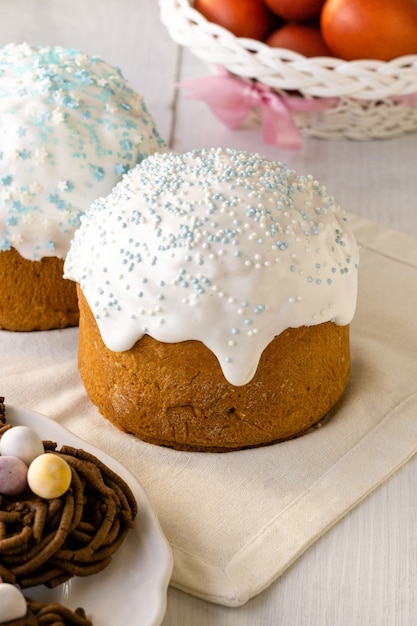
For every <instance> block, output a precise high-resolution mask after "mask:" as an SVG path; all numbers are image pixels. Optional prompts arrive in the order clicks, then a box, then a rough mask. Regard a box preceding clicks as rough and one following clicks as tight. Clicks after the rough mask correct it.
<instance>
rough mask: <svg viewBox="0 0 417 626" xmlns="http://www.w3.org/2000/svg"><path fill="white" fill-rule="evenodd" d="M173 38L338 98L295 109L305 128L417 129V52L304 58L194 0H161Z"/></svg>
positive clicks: (371, 132) (235, 66) (218, 59)
mask: <svg viewBox="0 0 417 626" xmlns="http://www.w3.org/2000/svg"><path fill="white" fill-rule="evenodd" d="M159 6H160V16H161V21H162V23H163V24H164V25H165V27H166V28H167V30H168V32H169V34H170V36H171V37H172V39H173V40H174V41H175V42H176V43H178V44H180V45H182V46H184V47H186V48H189V49H190V50H191V51H192V52H193V53H194V54H195V55H196V56H197V57H199V58H200V59H202V60H203V61H205V62H206V63H207V65H209V66H210V67H216V66H217V67H218V66H220V67H222V68H224V69H225V70H226V71H227V72H230V73H231V74H232V75H234V76H237V77H242V78H243V79H245V80H250V81H256V82H259V83H261V84H263V85H266V86H268V87H270V88H272V90H273V91H274V92H276V93H278V94H280V95H284V96H285V95H294V93H296V94H297V95H299V96H300V97H301V98H337V101H336V103H335V104H333V105H332V106H331V107H330V108H329V109H327V110H325V111H321V112H308V113H293V114H292V117H293V121H294V122H295V124H296V126H297V127H298V129H299V130H300V131H301V132H302V134H303V135H306V136H311V137H319V138H322V139H343V138H348V139H358V140H366V139H384V138H390V137H395V136H399V135H403V134H405V133H410V132H414V131H416V130H417V55H409V56H403V57H399V58H397V59H394V60H392V61H389V62H383V61H374V60H360V61H342V60H341V59H337V58H331V57H326V58H325V57H314V58H307V57H304V56H303V55H300V54H298V53H296V52H292V51H291V50H286V49H283V48H271V47H270V46H267V45H266V44H264V43H262V42H259V41H255V40H253V39H244V38H238V37H235V36H234V35H233V34H232V33H230V32H229V31H228V30H226V29H224V28H222V27H221V26H217V25H216V24H213V23H211V22H208V21H207V20H206V19H205V18H204V17H203V16H202V15H201V14H200V13H199V12H198V11H196V10H195V9H193V8H192V0H191V1H190V0H159Z"/></svg>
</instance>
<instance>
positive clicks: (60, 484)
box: [27, 452, 72, 500]
mask: <svg viewBox="0 0 417 626" xmlns="http://www.w3.org/2000/svg"><path fill="white" fill-rule="evenodd" d="M71 478H72V473H71V468H70V466H69V465H68V463H67V462H66V461H65V459H63V458H62V457H60V456H58V455H56V454H53V453H51V452H47V453H45V454H42V455H41V456H38V457H37V458H36V459H35V460H34V461H32V463H31V464H30V466H29V470H28V477H27V479H28V484H29V487H30V488H31V490H32V491H33V493H35V494H36V495H37V496H39V497H40V498H46V499H48V500H49V499H52V498H60V497H61V496H62V495H63V494H64V493H65V492H66V491H67V489H68V488H69V486H70V484H71Z"/></svg>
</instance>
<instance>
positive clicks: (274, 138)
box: [178, 74, 338, 150]
mask: <svg viewBox="0 0 417 626" xmlns="http://www.w3.org/2000/svg"><path fill="white" fill-rule="evenodd" d="M178 86H179V87H186V88H188V89H189V94H188V97H189V98H195V99H197V100H202V101H203V102H205V103H206V104H207V105H208V106H209V107H210V109H211V110H212V111H213V113H214V115H216V117H218V118H219V119H220V120H221V121H222V122H223V123H224V124H225V125H226V126H227V127H228V128H237V127H238V126H240V125H241V124H242V123H243V122H244V121H245V119H246V118H247V116H248V115H249V113H250V112H251V111H253V110H254V109H256V108H258V107H260V108H261V111H262V135H263V138H264V141H265V142H266V143H268V144H271V145H275V146H277V147H279V148H287V149H290V150H295V149H298V148H300V147H301V145H302V137H301V133H300V131H299V129H298V128H297V126H296V125H295V123H294V120H293V118H292V113H307V112H317V111H324V110H326V109H328V108H330V107H332V106H334V105H335V104H336V103H337V101H338V98H318V99H315V98H311V99H310V98H308V99H307V98H302V97H297V96H282V95H279V94H278V93H276V92H275V91H273V90H272V89H271V88H270V87H268V86H266V85H263V84H261V83H257V82H248V81H246V80H243V79H240V78H236V77H234V76H231V75H230V74H218V75H214V76H206V77H204V78H197V79H194V80H189V81H185V82H183V83H179V84H178Z"/></svg>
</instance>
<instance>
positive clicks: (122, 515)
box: [0, 398, 137, 589]
mask: <svg viewBox="0 0 417 626" xmlns="http://www.w3.org/2000/svg"><path fill="white" fill-rule="evenodd" d="M3 400H4V399H2V398H0V438H1V436H2V435H3V433H4V432H5V431H6V430H7V429H9V428H12V426H11V425H10V424H7V423H6V417H5V411H4V402H3ZM43 443H44V447H45V452H52V453H53V454H57V455H59V456H61V457H62V458H64V459H65V461H67V463H68V464H69V465H70V467H71V472H72V480H71V485H70V488H69V489H68V490H67V492H66V493H65V494H64V495H63V496H61V497H59V498H53V499H51V500H46V499H42V498H40V497H38V496H36V495H34V494H33V493H32V492H31V491H30V490H29V489H28V490H27V491H26V492H25V493H23V494H21V495H19V496H16V497H9V496H7V497H6V496H4V495H0V577H1V578H2V580H3V582H8V583H12V584H18V585H19V586H20V587H21V588H22V589H25V588H28V587H33V586H35V585H41V584H43V585H46V586H47V587H50V588H52V587H55V586H57V585H59V584H61V583H63V582H65V581H66V580H68V579H70V578H71V577H72V576H90V575H92V574H95V573H97V572H100V571H101V570H103V569H104V568H106V567H107V566H108V565H109V563H110V562H111V559H112V556H113V555H114V553H115V552H116V550H117V549H118V548H119V547H120V545H121V544H122V542H123V541H124V539H125V538H126V535H127V533H128V531H129V529H130V528H131V527H132V526H133V521H134V519H135V517H136V514H137V503H136V500H135V497H134V495H133V493H132V491H131V490H130V488H129V486H128V485H127V484H126V483H125V482H124V481H123V480H122V479H121V478H120V477H119V476H118V475H117V474H116V473H115V472H113V471H112V470H111V469H109V468H108V467H107V466H106V465H105V464H104V463H102V462H101V461H100V460H99V459H97V458H96V457H95V456H93V455H92V454H89V453H88V452H85V451H84V450H81V449H76V448H72V447H69V446H63V447H62V448H61V449H60V450H57V446H56V443H54V442H52V441H44V442H43Z"/></svg>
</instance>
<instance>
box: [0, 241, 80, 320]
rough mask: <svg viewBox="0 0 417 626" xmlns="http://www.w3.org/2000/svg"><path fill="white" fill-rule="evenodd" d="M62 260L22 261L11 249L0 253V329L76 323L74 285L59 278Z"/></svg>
mask: <svg viewBox="0 0 417 626" xmlns="http://www.w3.org/2000/svg"><path fill="white" fill-rule="evenodd" d="M63 266H64V261H63V260H62V259H59V258H57V257H44V258H43V259H41V260H40V261H29V260H27V259H24V258H23V257H22V256H21V255H20V254H19V253H18V252H17V251H16V250H15V249H14V248H12V249H11V250H8V251H2V252H0V285H1V297H0V329H2V330H13V331H32V330H50V329H53V328H66V327H67V326H76V325H77V324H78V317H79V313H78V303H77V292H76V286H75V283H73V282H72V281H70V280H65V279H64V278H63Z"/></svg>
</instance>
